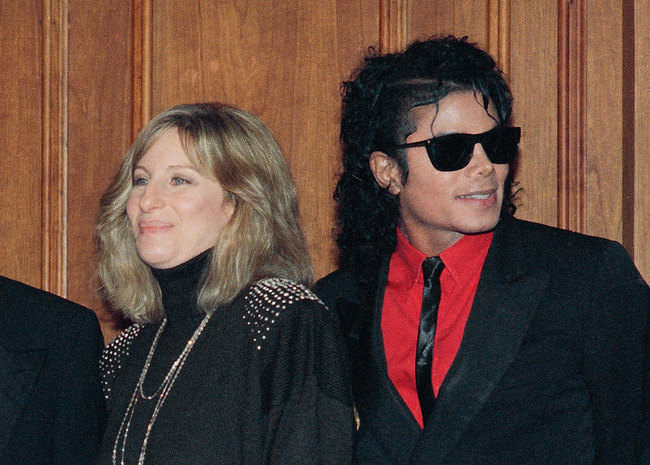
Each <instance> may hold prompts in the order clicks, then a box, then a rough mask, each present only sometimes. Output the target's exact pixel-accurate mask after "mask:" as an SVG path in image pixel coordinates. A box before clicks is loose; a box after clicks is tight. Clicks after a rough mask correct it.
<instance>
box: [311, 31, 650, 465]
mask: <svg viewBox="0 0 650 465" xmlns="http://www.w3.org/2000/svg"><path fill="white" fill-rule="evenodd" d="M511 106H512V97H511V94H510V90H509V88H508V86H507V84H506V82H505V80H504V78H503V76H502V74H501V72H500V71H499V70H498V69H497V68H496V66H495V63H494V60H493V59H492V58H491V57H490V56H489V55H488V54H486V53H485V52H483V51H482V50H480V49H478V48H477V47H475V46H474V45H472V44H469V43H467V42H466V41H465V40H458V39H455V38H453V37H449V38H446V39H438V40H429V41H424V42H416V43H414V44H412V45H411V46H410V47H409V48H407V49H406V50H405V51H404V52H402V53H396V54H392V55H384V56H380V55H372V56H369V57H368V58H366V60H365V64H364V65H363V66H362V67H361V68H360V69H359V71H358V72H357V73H356V75H355V76H354V78H353V79H352V80H351V81H350V82H346V83H344V93H343V116H342V123H341V139H342V142H343V147H344V160H343V162H344V172H343V174H342V176H341V178H340V180H339V183H338V185H337V190H336V194H335V199H336V200H337V202H338V204H339V212H338V214H339V235H338V239H337V242H338V246H339V249H340V259H341V265H342V268H341V269H340V270H338V271H336V272H334V273H332V274H331V275H329V276H327V277H325V278H324V279H322V280H321V281H319V282H318V283H317V284H316V286H315V290H316V293H317V294H319V295H320V296H321V298H322V299H323V300H324V301H325V303H326V304H327V305H328V306H330V308H333V309H336V311H337V312H338V313H339V314H340V317H341V321H342V324H343V329H344V331H345V334H346V336H347V339H348V343H349V350H350V356H351V359H352V367H353V376H354V384H353V390H354V396H355V404H356V408H357V411H358V414H359V430H358V438H357V444H358V446H357V461H358V463H361V464H458V465H461V464H462V465H467V464H499V465H507V464H513V465H514V464H517V465H522V464H553V465H558V464H567V465H569V464H570V465H580V464H602V465H613V464H617V465H623V464H636V463H639V462H640V460H645V462H642V463H647V459H645V458H644V459H641V457H642V454H646V457H647V454H648V448H649V447H650V445H649V444H650V437H649V436H648V411H649V410H650V405H649V392H648V388H649V386H648V384H649V376H650V375H649V373H650V365H649V361H648V308H649V305H650V303H649V302H650V291H649V289H648V286H647V284H646V283H645V282H644V281H643V279H642V278H641V276H640V275H639V273H638V271H637V270H636V268H635V267H634V265H633V263H632V262H631V260H630V258H629V257H628V256H627V254H626V253H625V251H624V249H623V248H622V247H621V246H620V245H619V244H617V243H615V242H611V241H607V240H604V239H599V238H593V237H587V236H584V235H580V234H576V233H572V232H568V231H562V230H559V229H556V228H550V227H547V226H543V225H539V224H534V223H529V222H524V221H520V220H517V219H515V218H514V217H513V214H514V211H515V207H514V204H513V194H512V171H511V169H510V163H511V162H512V161H513V160H514V158H515V157H516V155H517V146H518V143H519V136H520V130H519V128H513V127H510V126H509V122H510V121H509V119H510V114H511ZM428 257H432V258H428ZM430 272H431V273H430ZM425 274H426V277H425ZM643 431H645V433H644V432H643Z"/></svg>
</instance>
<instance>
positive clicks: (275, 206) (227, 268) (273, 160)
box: [97, 104, 354, 464]
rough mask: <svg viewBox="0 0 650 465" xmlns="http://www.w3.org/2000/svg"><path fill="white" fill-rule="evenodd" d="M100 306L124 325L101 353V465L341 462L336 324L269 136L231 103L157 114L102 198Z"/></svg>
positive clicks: (344, 430)
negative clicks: (104, 420) (313, 285)
mask: <svg viewBox="0 0 650 465" xmlns="http://www.w3.org/2000/svg"><path fill="white" fill-rule="evenodd" d="M97 238H98V251H99V275H100V280H101V282H102V285H103V290H104V292H105V295H106V297H107V300H108V301H109V302H110V303H111V305H112V306H113V307H115V308H116V309H117V310H118V311H120V312H121V313H122V314H123V315H124V316H125V317H126V318H128V319H130V320H132V321H134V322H135V323H136V324H134V325H132V326H130V327H129V328H128V329H127V330H126V331H124V332H123V333H122V334H121V335H120V336H118V337H117V338H116V340H115V341H113V342H112V343H111V344H110V345H109V346H108V347H107V349H106V350H105V353H104V356H103V360H102V371H103V377H104V386H105V393H106V397H107V402H108V405H109V420H108V426H107V430H106V434H105V437H104V442H103V446H102V450H101V457H100V461H99V463H101V464H132V463H133V464H136V463H137V464H142V463H150V464H161V463H174V464H203V463H205V464H207V463H220V464H244V463H245V464H292V463H296V464H298V463H300V464H309V463H318V464H320V463H348V462H349V461H350V456H351V447H352V444H351V443H352V439H351V438H352V434H353V430H354V420H353V414H352V407H351V400H350V392H349V387H348V386H349V384H348V367H347V361H346V359H345V357H344V355H343V352H342V347H343V343H342V342H341V340H340V335H339V330H338V323H337V321H336V319H335V317H334V316H333V314H332V313H331V312H329V311H328V310H327V309H326V308H325V307H324V306H323V305H322V303H321V302H320V301H319V300H318V299H317V298H316V297H315V296H314V295H313V294H312V293H311V292H310V291H309V290H308V289H307V288H306V287H305V285H306V284H308V283H309V282H310V280H311V277H312V276H311V268H310V266H309V263H308V251H307V246H306V243H305V239H304V236H303V234H302V231H301V229H300V226H299V216H298V207H297V200H296V192H295V187H294V185H293V182H292V180H291V175H290V173H289V170H288V167H287V165H286V163H285V161H284V158H283V156H282V153H281V151H280V148H279V147H278V145H277V143H276V141H275V139H274V138H273V135H272V134H271V132H270V131H269V130H268V129H267V128H266V127H265V126H264V124H263V123H262V122H261V121H260V120H259V119H257V118H256V117H254V116H252V115H250V114H248V113H246V112H244V111H241V110H238V109H235V108H231V107H228V106H224V105H218V104H196V105H180V106H177V107H174V108H171V109H170V110H167V111H165V112H163V113H162V114H160V115H158V116H157V117H156V118H154V119H153V120H152V121H151V122H150V123H149V124H148V125H147V126H146V127H145V128H144V130H143V131H142V133H141V134H140V135H139V136H138V138H137V140H136V141H135V143H134V144H133V146H132V147H131V149H130V150H129V151H128V152H127V153H126V156H125V157H124V160H123V162H122V165H121V167H120V170H119V172H118V173H117V175H116V177H115V178H114V180H113V182H112V184H111V185H110V186H109V187H108V189H107V190H106V192H105V193H104V195H103V197H102V200H101V204H100V215H99V221H98V226H97Z"/></svg>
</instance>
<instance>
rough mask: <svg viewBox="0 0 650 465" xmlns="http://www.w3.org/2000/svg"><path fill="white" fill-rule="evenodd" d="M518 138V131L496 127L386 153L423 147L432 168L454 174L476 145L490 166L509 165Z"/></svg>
mask: <svg viewBox="0 0 650 465" xmlns="http://www.w3.org/2000/svg"><path fill="white" fill-rule="evenodd" d="M520 138H521V128H513V127H506V126H496V127H495V128H493V129H490V130H489V131H487V132H484V133H482V134H462V133H455V134H445V135H444V136H438V137H432V138H431V139H427V140H422V141H419V142H411V143H410V144H402V145H395V146H393V147H389V148H387V149H386V150H391V149H406V148H409V147H426V149H427V154H428V155H429V160H431V164H432V165H433V167H434V168H435V169H437V170H438V171H456V170H460V169H463V168H465V167H466V166H467V165H468V164H469V161H470V160H471V159H472V154H473V153H474V146H475V145H476V144H481V146H482V147H483V150H484V151H485V153H486V154H487V157H488V159H489V160H490V161H491V162H492V163H497V164H503V163H510V162H511V161H512V160H514V159H515V157H516V156H517V152H518V150H519V139H520Z"/></svg>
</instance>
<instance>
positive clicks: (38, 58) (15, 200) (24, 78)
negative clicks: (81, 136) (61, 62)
mask: <svg viewBox="0 0 650 465" xmlns="http://www.w3.org/2000/svg"><path fill="white" fill-rule="evenodd" d="M42 21H43V7H42V5H41V2H40V1H36V0H32V1H25V2H21V5H20V8H16V7H15V5H13V4H12V3H11V2H5V1H2V2H0V44H2V46H1V47H0V75H1V76H2V85H0V140H1V141H2V142H1V144H0V146H1V147H2V150H0V167H1V169H0V183H1V185H2V186H3V187H2V189H3V193H2V195H0V243H2V250H3V252H2V254H0V274H3V275H5V276H8V277H10V278H14V279H17V280H20V281H24V282H26V283H28V284H31V285H32V286H37V287H40V286H41V187H42V182H41V181H42V158H41V140H42V127H43V126H42V120H41V111H42V99H41V93H42V86H41V82H42V77H43V73H42V62H43V47H42V43H43V30H42Z"/></svg>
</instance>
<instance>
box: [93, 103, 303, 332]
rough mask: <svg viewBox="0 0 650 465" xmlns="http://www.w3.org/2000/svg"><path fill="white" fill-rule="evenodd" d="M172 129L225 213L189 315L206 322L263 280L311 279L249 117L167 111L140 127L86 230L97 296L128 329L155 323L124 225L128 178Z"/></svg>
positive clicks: (266, 141)
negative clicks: (213, 184) (95, 265)
mask: <svg viewBox="0 0 650 465" xmlns="http://www.w3.org/2000/svg"><path fill="white" fill-rule="evenodd" d="M172 128H176V129H177V130H178V134H179V136H180V138H181V142H182V143H183V147H184V148H185V152H186V154H187V156H188V158H189V159H190V160H191V161H192V162H193V163H194V164H195V165H196V167H197V168H198V169H200V170H204V171H206V172H208V173H211V174H212V175H214V177H215V178H216V179H217V181H218V182H219V184H221V186H222V187H223V189H224V190H225V191H226V192H227V196H228V200H229V201H232V202H233V203H234V207H235V208H234V213H233V215H232V216H231V218H230V220H229V221H228V223H227V225H226V226H225V228H224V229H223V231H222V232H221V233H220V235H219V238H218V242H217V244H216V245H215V246H214V248H213V250H212V254H211V261H210V263H209V265H208V267H207V269H206V271H205V272H204V276H203V280H202V284H201V286H200V290H199V295H198V305H199V307H200V308H201V309H202V310H203V311H205V312H206V313H209V312H211V311H213V310H214V309H215V308H216V307H217V306H219V305H222V304H226V303H228V302H230V301H232V299H234V298H235V296H236V295H237V294H238V293H239V292H240V291H241V290H242V289H244V288H245V287H246V286H247V285H249V284H251V283H253V282H255V281H257V280H260V279H263V278H269V277H282V278H287V279H291V280H293V281H296V282H299V283H303V284H310V283H311V281H312V278H313V275H312V268H311V265H310V262H309V252H308V249H307V243H306V241H305V237H304V235H303V232H302V229H301V225H300V217H299V212H298V201H297V195H296V188H295V186H294V183H293V180H292V178H291V173H290V172H289V168H288V166H287V164H286V162H285V159H284V157H283V155H282V152H281V150H280V147H279V146H278V143H277V141H276V140H275V138H274V137H273V134H272V133H271V131H270V130H269V129H268V128H267V127H266V126H265V125H264V123H262V122H261V121H260V120H259V119H258V118H257V117H255V116H253V115H251V114H249V113H247V112H245V111H243V110H240V109H237V108H233V107H230V106H227V105H222V104H217V103H200V104H190V105H178V106H175V107H173V108H171V109H169V110H167V111H165V112H163V113H161V114H159V115H158V116H156V117H155V118H154V119H152V120H151V122H149V124H147V126H146V127H145V128H144V129H143V130H142V132H141V133H140V135H139V136H138V138H137V139H136V140H135V142H134V143H133V146H131V148H130V149H129V150H128V151H127V152H126V154H125V156H124V159H123V161H122V164H121V166H120V169H119V171H118V173H117V174H116V176H115V177H114V178H113V180H112V182H111V184H110V185H109V186H108V188H107V189H106V191H105V192H104V194H103V195H102V198H101V200H100V210H99V218H98V221H97V227H96V243H97V251H98V259H99V269H98V275H99V276H98V278H99V281H100V286H101V292H102V294H103V296H104V297H105V299H106V300H107V301H108V302H109V303H110V304H111V306H112V307H113V308H114V309H115V310H116V311H118V312H119V313H121V314H122V315H123V316H124V317H126V318H127V319H129V320H131V321H135V322H154V321H157V320H160V319H161V318H162V317H163V316H164V309H163V307H162V299H161V293H160V288H159V286H158V283H157V282H156V280H155V279H154V277H153V275H152V273H151V270H150V269H149V267H148V266H147V265H146V264H145V263H144V262H143V261H142V260H141V259H140V258H139V256H138V252H137V250H136V247H135V240H134V237H133V233H132V232H131V226H130V224H129V220H128V218H127V215H126V204H127V201H128V199H129V195H130V193H131V189H132V185H133V179H132V177H133V168H134V167H135V166H136V164H137V163H138V162H139V161H140V159H141V158H142V157H143V155H144V154H145V153H146V152H147V150H148V149H149V148H150V147H151V146H152V145H153V144H154V143H155V142H156V140H158V138H159V137H160V136H161V134H162V133H163V132H165V131H166V130H169V129H172Z"/></svg>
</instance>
